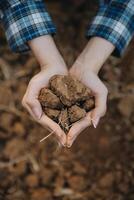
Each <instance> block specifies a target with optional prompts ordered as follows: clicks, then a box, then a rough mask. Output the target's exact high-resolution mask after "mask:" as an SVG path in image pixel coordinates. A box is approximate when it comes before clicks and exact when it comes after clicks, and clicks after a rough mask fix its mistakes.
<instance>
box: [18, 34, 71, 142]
mask: <svg viewBox="0 0 134 200" xmlns="http://www.w3.org/2000/svg"><path fill="white" fill-rule="evenodd" d="M28 44H29V46H30V48H31V50H32V52H33V53H34V55H35V57H36V59H37V61H38V62H39V64H40V67H41V71H40V72H39V73H38V74H37V75H35V76H34V77H33V78H32V79H31V80H30V82H29V84H28V87H27V90H26V93H25V95H24V97H23V100H22V104H23V106H24V107H25V108H26V109H27V110H28V112H29V113H30V114H31V116H32V117H33V118H34V119H35V120H36V121H37V122H38V123H40V124H41V125H42V126H43V127H45V128H49V130H52V131H54V133H55V135H56V136H57V138H58V141H59V142H60V143H61V144H62V145H65V144H66V135H65V133H64V131H63V130H62V129H61V128H60V126H59V125H58V124H57V123H56V122H54V121H53V120H51V119H50V118H49V117H47V116H46V115H45V114H44V113H43V112H42V108H41V105H40V102H39V101H38V95H39V92H40V90H41V89H42V88H43V87H45V86H46V87H47V85H48V82H49V79H50V78H51V77H52V76H53V75H56V74H61V75H66V74H67V68H66V64H65V62H64V60H63V58H62V56H61V54H60V53H59V51H58V49H57V47H56V45H55V43H54V40H53V38H52V37H51V36H50V35H45V36H41V37H38V38H35V39H33V40H31V41H29V43H28Z"/></svg>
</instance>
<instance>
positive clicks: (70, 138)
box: [67, 113, 91, 147]
mask: <svg viewBox="0 0 134 200" xmlns="http://www.w3.org/2000/svg"><path fill="white" fill-rule="evenodd" d="M90 125H91V113H87V115H86V117H85V118H84V119H82V120H80V121H79V122H76V123H74V124H73V126H72V127H71V129H70V131H69V133H68V135H67V147H71V146H72V144H73V142H74V141H75V139H76V137H77V136H78V135H79V134H80V133H81V132H82V131H83V130H84V129H85V128H87V127H88V126H90Z"/></svg>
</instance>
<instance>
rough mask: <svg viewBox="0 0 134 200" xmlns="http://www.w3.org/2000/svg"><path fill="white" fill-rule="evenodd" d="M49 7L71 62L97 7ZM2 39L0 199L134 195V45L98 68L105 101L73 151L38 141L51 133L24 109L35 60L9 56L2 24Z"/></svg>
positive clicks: (124, 199)
mask: <svg viewBox="0 0 134 200" xmlns="http://www.w3.org/2000/svg"><path fill="white" fill-rule="evenodd" d="M48 7H49V10H50V11H51V14H52V16H53V18H54V21H55V22H56V24H57V28H58V34H57V36H56V40H57V43H58V46H59V48H60V50H61V52H62V54H63V56H64V58H65V60H66V61H67V63H68V66H71V64H72V63H73V61H74V59H75V58H76V56H77V55H78V54H79V52H80V51H81V49H82V48H83V47H84V45H85V43H86V39H85V37H84V31H85V27H86V26H87V24H88V21H89V18H90V19H91V17H92V16H93V15H94V13H95V10H96V6H95V5H90V4H89V3H88V4H85V5H83V6H81V9H79V8H78V7H77V9H76V8H74V7H72V6H71V7H68V8H67V7H65V6H64V9H63V8H62V9H61V7H60V6H59V3H58V2H57V3H56V1H53V2H51V1H50V2H48ZM89 9H90V11H91V12H89ZM0 42H1V47H0V151H1V154H0V180H1V181H0V200H24V199H25V200H53V199H54V200H133V199H134V130H133V123H134V115H133V114H134V112H133V111H134V95H133V94H134V82H133V79H134V77H133V75H134V56H133V52H134V42H132V43H131V44H130V46H129V48H128V51H127V52H126V54H125V55H124V57H123V58H122V60H120V59H117V58H113V57H111V58H110V59H109V60H108V61H107V63H106V64H105V65H104V67H103V69H102V71H101V73H100V76H101V77H102V78H103V80H104V81H105V83H106V84H107V86H108V88H109V100H108V111H107V115H106V116H105V117H104V119H102V120H101V123H100V125H99V126H98V128H97V129H96V130H95V129H94V128H92V127H90V128H88V129H87V130H86V131H84V133H82V134H81V135H80V136H79V137H78V139H77V141H76V142H75V144H74V146H73V147H72V148H71V149H59V150H56V147H55V145H54V142H53V140H52V137H50V138H49V139H48V140H47V141H45V142H44V143H39V140H40V139H41V138H42V137H44V136H45V135H47V134H48V132H47V131H46V130H45V129H43V128H42V127H40V126H39V125H38V124H36V123H35V122H33V121H32V119H31V118H30V116H29V115H28V114H27V113H26V111H25V110H24V109H23V108H22V106H21V99H22V96H23V94H24V92H25V89H26V86H27V83H28V81H29V80H30V78H31V77H32V76H33V75H34V74H35V73H36V72H37V71H38V64H37V63H36V61H35V59H34V58H33V56H32V55H31V54H30V53H29V54H26V55H18V54H13V53H11V52H10V50H9V48H8V46H7V43H6V41H5V36H4V33H3V31H2V29H1V31H0ZM96 59H97V58H96Z"/></svg>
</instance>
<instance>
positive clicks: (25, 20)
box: [2, 0, 56, 52]
mask: <svg viewBox="0 0 134 200" xmlns="http://www.w3.org/2000/svg"><path fill="white" fill-rule="evenodd" d="M2 11H3V10H2ZM2 23H3V26H4V29H5V33H6V37H7V41H8V43H9V46H10V48H11V50H12V51H14V52H25V51H28V50H29V46H28V44H27V41H29V40H32V39H34V38H36V37H39V36H42V35H47V34H51V35H53V34H55V33H56V28H55V25H54V24H53V22H52V20H51V17H50V16H49V14H48V12H47V11H46V8H45V5H44V2H43V1H42V0H36V1H34V0H27V1H22V2H21V3H20V2H19V3H18V4H13V5H11V6H10V7H8V8H6V9H4V11H3V17H2Z"/></svg>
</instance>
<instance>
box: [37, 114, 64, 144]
mask: <svg viewBox="0 0 134 200" xmlns="http://www.w3.org/2000/svg"><path fill="white" fill-rule="evenodd" d="M38 122H39V123H40V124H41V125H42V126H43V127H48V128H50V129H51V130H52V131H54V134H55V135H56V137H57V138H58V140H59V142H60V143H61V144H62V145H63V146H65V145H66V134H65V133H64V131H63V130H62V129H61V128H60V126H59V125H58V124H57V123H56V122H54V121H53V120H51V119H50V118H49V117H47V116H46V115H45V114H43V115H42V116H41V118H40V119H39V120H38Z"/></svg>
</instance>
